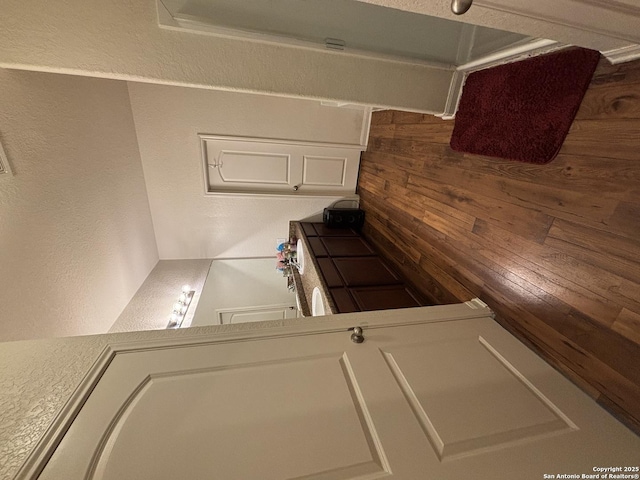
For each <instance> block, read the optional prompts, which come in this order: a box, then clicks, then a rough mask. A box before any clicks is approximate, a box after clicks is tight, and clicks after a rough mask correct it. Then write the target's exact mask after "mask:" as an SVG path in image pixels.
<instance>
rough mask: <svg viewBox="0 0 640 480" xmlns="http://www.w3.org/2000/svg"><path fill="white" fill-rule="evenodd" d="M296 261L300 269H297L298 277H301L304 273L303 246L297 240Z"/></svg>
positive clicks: (300, 241) (299, 240)
mask: <svg viewBox="0 0 640 480" xmlns="http://www.w3.org/2000/svg"><path fill="white" fill-rule="evenodd" d="M296 261H297V262H298V265H299V267H300V268H298V271H299V272H300V275H302V274H303V273H304V246H303V244H302V239H298V242H297V243H296Z"/></svg>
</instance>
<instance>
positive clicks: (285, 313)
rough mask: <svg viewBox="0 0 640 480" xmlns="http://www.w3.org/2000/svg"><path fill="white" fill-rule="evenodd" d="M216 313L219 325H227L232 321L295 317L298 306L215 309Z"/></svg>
mask: <svg viewBox="0 0 640 480" xmlns="http://www.w3.org/2000/svg"><path fill="white" fill-rule="evenodd" d="M216 315H217V317H218V322H219V324H220V325H229V324H232V323H248V322H262V321H266V320H285V319H287V318H297V317H298V308H297V307H296V306H295V305H265V306H262V307H240V308H229V309H224V310H217V311H216Z"/></svg>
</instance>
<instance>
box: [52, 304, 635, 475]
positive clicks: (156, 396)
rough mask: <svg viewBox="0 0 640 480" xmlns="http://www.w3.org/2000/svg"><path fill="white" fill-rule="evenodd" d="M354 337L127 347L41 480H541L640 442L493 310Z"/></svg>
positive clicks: (619, 456)
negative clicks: (505, 326) (510, 331)
mask: <svg viewBox="0 0 640 480" xmlns="http://www.w3.org/2000/svg"><path fill="white" fill-rule="evenodd" d="M424 311H425V310H424V309H408V310H407V314H406V315H407V316H408V317H407V318H409V319H410V320H411V319H412V320H413V321H415V320H416V319H417V318H419V316H420V315H421V314H422V315H423V314H424ZM412 315H413V317H411V316H412ZM348 318H349V319H353V318H358V319H366V318H369V317H368V316H366V315H362V314H358V315H351V316H348ZM405 321H406V318H405ZM338 322H339V319H338ZM338 322H334V323H333V325H334V326H335V325H339V323H338ZM345 327H346V325H345ZM270 333H271V335H273V331H271V332H270ZM290 333H291V332H290ZM350 333H351V332H349V331H348V330H347V329H346V328H344V329H341V331H335V330H334V331H333V332H332V333H330V332H325V333H319V334H315V335H309V334H306V335H294V336H282V337H272V338H262V339H254V340H251V341H246V340H245V341H229V340H225V341H219V342H216V341H215V340H213V341H212V342H211V343H210V344H199V345H182V346H176V345H174V346H172V347H171V348H157V347H156V348H147V349H137V350H131V351H128V352H122V353H119V354H117V355H116V357H115V359H114V360H113V361H112V363H111V364H110V366H109V367H108V368H107V370H106V372H105V373H104V375H102V378H101V379H100V381H99V382H98V383H97V385H96V387H95V388H94V390H93V392H92V393H91V395H90V396H89V398H88V399H87V401H86V403H85V404H84V406H83V407H82V410H81V411H80V413H79V414H78V415H77V417H76V418H75V420H74V421H73V423H72V425H71V427H70V428H69V429H68V431H67V433H66V435H65V436H64V438H63V439H62V441H61V443H60V444H59V446H58V448H57V449H56V451H55V453H54V454H53V456H52V457H51V459H50V460H49V462H48V464H47V465H46V467H45V468H44V471H43V472H42V474H41V477H40V478H42V479H48V480H54V479H55V480H59V479H62V478H64V479H66V480H72V479H85V478H90V479H98V478H99V479H104V480H107V479H117V480H124V479H135V480H145V479H154V480H159V479H171V480H174V479H177V478H184V479H224V480H234V479H238V480H240V479H242V480H247V479H259V480H271V479H273V480H276V479H277V480H282V479H305V480H307V479H313V480H320V479H322V480H331V479H336V480H338V479H356V478H357V479H374V478H387V477H392V478H397V479H404V480H416V479H422V478H424V479H438V480H446V479H451V480H453V479H457V480H459V479H462V478H474V479H491V480H498V479H514V478H526V479H529V478H530V479H536V480H538V479H542V478H549V477H544V475H545V474H553V475H556V474H558V473H562V474H578V475H582V474H592V473H593V468H594V467H600V466H625V465H637V461H638V455H637V454H638V452H639V451H640V438H638V437H637V436H635V435H634V434H632V433H631V432H630V431H629V430H627V429H625V428H624V427H622V426H621V425H620V424H619V423H618V422H616V421H615V420H614V419H612V418H611V417H610V416H609V415H608V414H607V413H606V412H604V411H603V410H602V409H601V408H599V407H598V406H597V405H596V404H595V403H594V402H593V401H592V400H591V399H589V398H588V397H587V396H586V395H584V394H583V393H582V392H581V391H579V390H578V389H577V388H576V387H575V386H573V385H572V384H571V383H570V382H568V381H567V380H566V379H564V378H563V377H562V376H561V375H559V374H558V373H557V372H556V371H554V370H553V369H552V368H550V367H549V366H548V365H547V364H546V363H544V362H543V361H542V360H540V359H539V358H538V357H537V356H536V355H534V354H533V353H532V352H531V351H529V350H527V349H526V348H525V347H524V346H523V345H522V344H520V343H519V342H517V341H516V340H515V339H514V338H513V337H512V336H510V335H509V334H508V333H506V332H505V331H504V330H503V329H502V328H501V327H499V326H498V325H497V324H496V323H495V322H494V321H493V320H492V319H491V318H489V317H484V318H474V319H468V320H456V321H446V322H436V323H425V324H417V325H405V326H391V327H376V328H365V330H364V335H365V341H364V343H361V344H356V343H353V342H352V341H351V340H350Z"/></svg>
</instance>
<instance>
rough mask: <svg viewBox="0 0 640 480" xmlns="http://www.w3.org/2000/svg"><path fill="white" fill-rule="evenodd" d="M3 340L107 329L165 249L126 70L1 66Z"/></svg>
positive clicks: (0, 301) (0, 279)
mask: <svg viewBox="0 0 640 480" xmlns="http://www.w3.org/2000/svg"><path fill="white" fill-rule="evenodd" d="M0 134H1V135H2V142H3V144H4V147H5V151H6V154H7V157H8V158H9V162H11V167H12V170H13V173H14V176H8V175H2V176H0V305H2V308H0V341H7V340H17V339H26V338H38V337H52V336H66V335H82V334H91V333H104V332H106V331H107V330H108V329H109V327H110V326H111V324H112V323H113V322H114V321H115V319H116V318H117V317H118V315H119V314H120V312H121V311H122V309H123V308H124V306H125V305H126V304H127V302H128V301H129V299H130V298H131V297H132V295H133V294H134V293H135V292H136V290H137V289H138V287H139V286H140V285H141V284H142V282H143V281H144V279H145V278H146V276H147V274H148V273H149V271H151V269H152V268H153V266H154V265H155V264H156V262H157V260H158V252H157V247H156V242H155V238H154V233H153V226H152V223H151V215H150V211H149V204H148V200H147V195H146V190H145V184H144V178H143V173H142V166H141V163H140V156H139V152H138V145H137V140H136V136H135V127H134V124H133V118H132V115H131V108H130V104H129V97H128V94H127V86H126V83H124V82H119V81H112V80H102V79H94V78H84V77H75V76H66V75H52V74H44V73H35V72H22V71H10V70H3V69H0Z"/></svg>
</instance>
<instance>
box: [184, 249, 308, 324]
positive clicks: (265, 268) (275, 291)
mask: <svg viewBox="0 0 640 480" xmlns="http://www.w3.org/2000/svg"><path fill="white" fill-rule="evenodd" d="M274 246H275V242H274ZM278 304H289V305H295V304H296V294H295V293H293V292H290V291H289V290H287V279H286V278H284V277H283V276H282V273H280V272H278V271H277V270H276V257H275V249H274V255H273V256H272V257H270V258H232V259H225V260H222V259H221V260H214V261H213V262H211V269H210V270H209V276H208V277H207V283H206V284H205V286H204V289H203V290H202V294H201V295H200V302H199V303H198V308H197V310H196V311H195V316H194V317H193V321H192V322H191V326H193V327H196V326H198V327H199V326H202V325H215V324H217V320H218V319H217V317H216V310H219V309H227V308H240V307H258V306H265V305H278Z"/></svg>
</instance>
